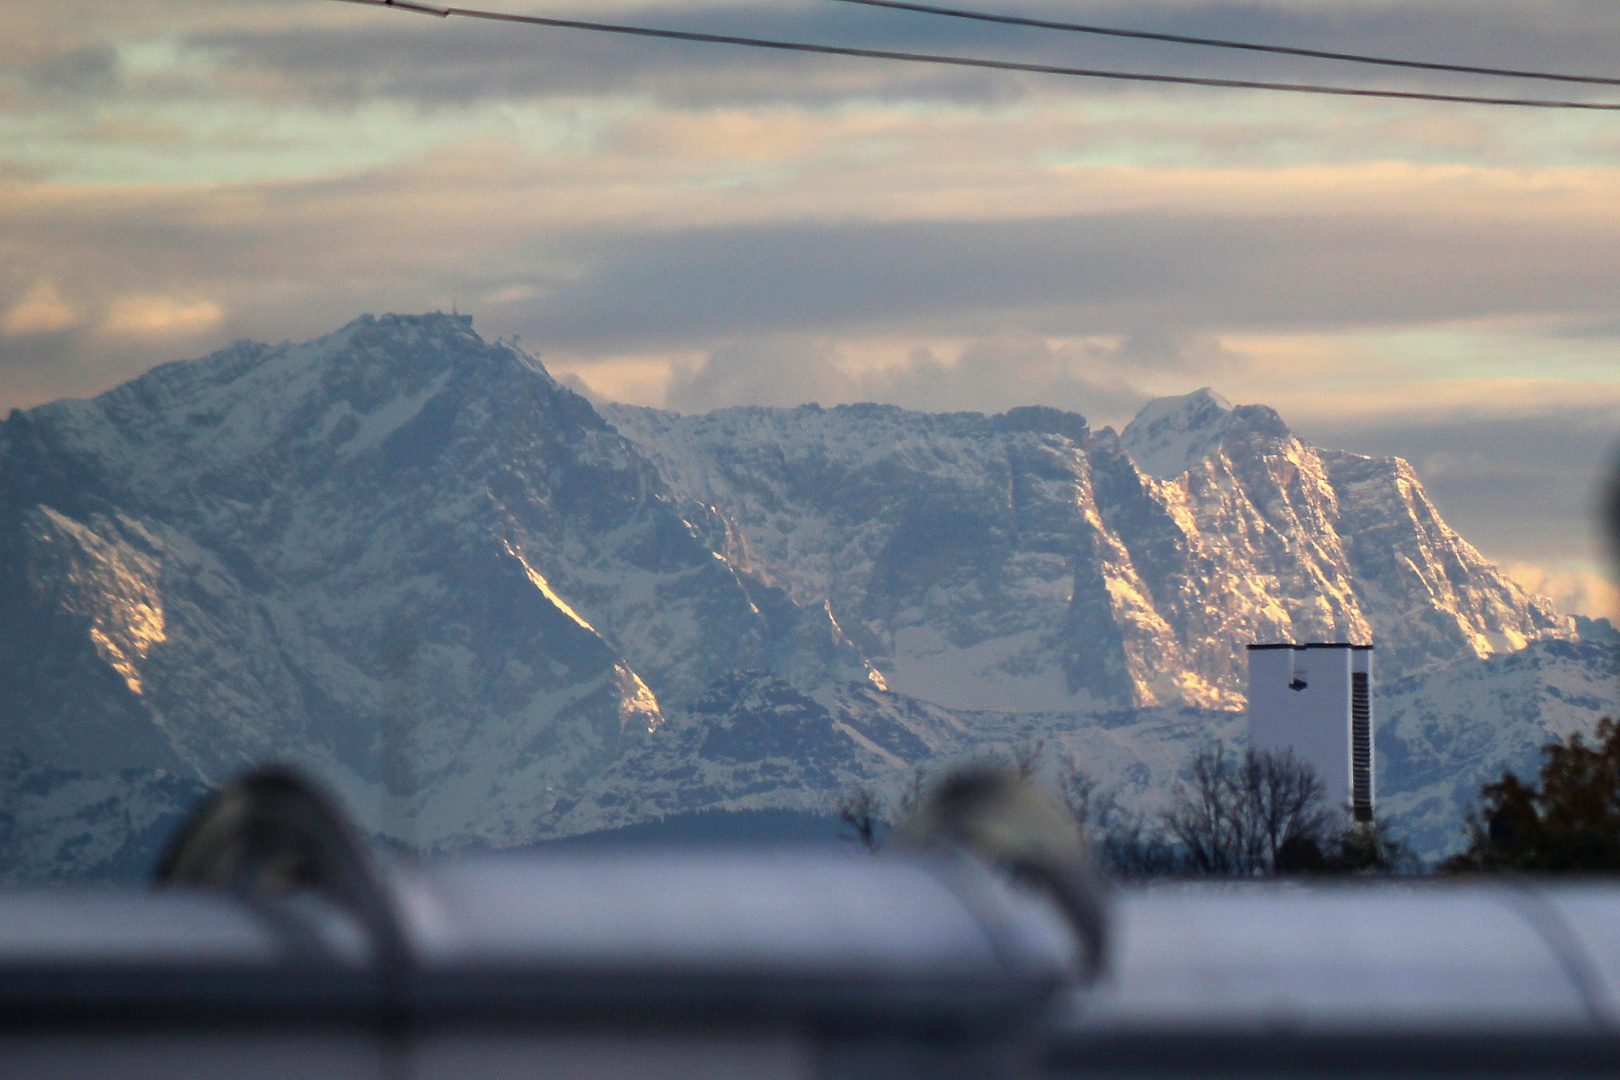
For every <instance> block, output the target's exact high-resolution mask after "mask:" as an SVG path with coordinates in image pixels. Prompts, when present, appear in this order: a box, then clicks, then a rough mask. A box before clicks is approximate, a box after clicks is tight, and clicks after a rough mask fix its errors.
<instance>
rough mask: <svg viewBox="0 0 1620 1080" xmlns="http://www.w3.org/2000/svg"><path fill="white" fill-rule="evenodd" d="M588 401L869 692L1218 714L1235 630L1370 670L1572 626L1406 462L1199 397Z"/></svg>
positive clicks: (1233, 668)
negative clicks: (1098, 413)
mask: <svg viewBox="0 0 1620 1080" xmlns="http://www.w3.org/2000/svg"><path fill="white" fill-rule="evenodd" d="M603 412H604V415H606V416H607V417H608V419H609V420H611V421H612V422H613V424H614V425H615V426H616V427H617V428H618V429H619V430H620V431H621V432H623V433H624V434H625V435H627V436H629V438H630V439H631V441H633V442H634V443H635V444H636V445H637V447H639V448H640V449H641V450H642V452H643V453H644V454H646V455H647V456H648V457H649V458H650V459H651V460H652V461H653V462H654V463H655V464H656V465H657V467H658V470H659V472H660V473H661V474H662V475H663V476H664V477H665V479H666V480H667V481H668V482H669V484H670V486H671V488H672V489H673V490H674V491H675V492H676V493H677V494H678V495H679V496H680V497H681V498H682V499H683V500H684V501H685V502H686V504H687V505H689V506H695V507H701V508H704V509H705V510H708V511H710V512H712V513H714V514H717V515H718V516H719V517H720V518H722V519H723V521H724V528H723V529H722V530H719V531H717V533H716V537H717V539H718V540H719V541H720V542H721V543H723V545H724V547H725V550H726V552H727V555H728V558H730V559H731V560H732V561H733V562H734V563H736V564H737V565H739V566H746V567H747V568H749V569H750V570H751V571H753V572H754V573H756V574H758V575H759V576H760V577H762V578H765V579H767V580H769V581H771V582H773V583H775V584H777V585H779V586H781V587H782V588H783V589H784V590H786V591H787V593H788V594H789V595H790V596H792V597H793V598H794V599H795V600H796V601H798V602H799V603H801V604H812V603H817V602H820V601H823V600H825V601H826V602H827V603H828V604H829V605H830V607H831V610H832V613H833V616H834V617H835V618H836V620H837V621H838V623H839V625H840V626H841V627H842V628H843V630H844V632H845V633H846V634H847V635H848V636H849V637H850V638H851V640H853V641H854V642H855V643H856V644H857V645H859V646H860V647H861V648H862V649H863V650H864V651H865V652H866V654H867V656H868V657H869V658H870V659H871V660H872V661H873V663H874V664H875V665H876V666H877V668H878V669H879V671H880V672H881V673H882V675H883V677H884V679H885V680H886V682H887V685H888V686H889V687H890V688H891V689H893V690H896V691H899V692H902V693H906V694H910V695H913V696H916V697H920V698H923V699H925V700H928V701H933V702H936V703H939V704H943V705H946V706H949V707H953V708H968V709H1002V710H1039V709H1047V710H1067V709H1076V708H1088V707H1097V706H1119V705H1138V706H1140V705H1150V704H1177V703H1185V704H1192V705H1199V706H1205V707H1228V708H1230V707H1238V706H1241V704H1242V696H1241V695H1242V688H1243V684H1244V679H1245V670H1244V667H1243V646H1244V645H1245V644H1247V643H1248V642H1251V641H1287V640H1294V641H1354V642H1369V641H1370V642H1372V643H1374V644H1376V645H1377V646H1378V647H1379V664H1380V673H1381V677H1385V676H1387V677H1390V678H1395V677H1399V676H1401V675H1403V674H1406V673H1409V672H1414V671H1420V670H1424V669H1427V668H1432V667H1434V666H1436V665H1440V664H1445V663H1449V662H1451V661H1454V660H1457V659H1459V658H1462V657H1480V656H1487V655H1491V654H1493V653H1497V652H1504V651H1511V650H1514V649H1518V648H1522V647H1523V646H1524V645H1525V644H1526V643H1528V642H1530V641H1535V640H1542V639H1550V638H1567V637H1572V636H1573V633H1574V631H1573V624H1572V623H1571V622H1570V621H1569V620H1568V619H1566V618H1564V617H1562V616H1560V615H1558V614H1557V613H1556V612H1555V611H1554V610H1553V609H1552V607H1551V606H1550V604H1548V602H1547V601H1545V600H1542V599H1539V598H1535V597H1531V596H1528V595H1526V594H1525V593H1524V592H1523V590H1521V589H1520V588H1519V587H1518V586H1517V585H1515V584H1513V583H1512V582H1511V581H1509V580H1508V579H1507V578H1506V577H1505V576H1504V575H1502V574H1501V573H1500V572H1499V571H1497V570H1496V568H1495V567H1493V566H1491V565H1490V564H1489V563H1487V562H1486V561H1485V560H1484V559H1483V558H1482V557H1481V556H1480V555H1479V553H1478V552H1476V551H1475V550H1474V549H1473V548H1472V547H1471V546H1470V545H1469V544H1468V543H1467V542H1466V541H1464V540H1463V539H1462V538H1461V537H1459V536H1457V534H1456V533H1454V532H1452V531H1451V530H1450V529H1449V528H1447V527H1446V525H1445V523H1444V522H1443V521H1441V520H1440V517H1439V515H1438V514H1437V513H1436V511H1435V509H1434V506H1433V505H1432V504H1431V503H1430V502H1429V501H1428V499H1427V497H1426V496H1425V495H1424V494H1423V489H1422V485H1421V484H1420V483H1419V482H1418V480H1417V478H1416V476H1415V475H1414V474H1413V472H1412V470H1411V467H1410V466H1408V465H1407V464H1406V463H1405V462H1404V461H1401V460H1399V459H1395V458H1382V459H1381V458H1367V457H1361V456H1358V455H1355V454H1349V453H1344V452H1340V451H1324V450H1318V449H1316V448H1314V447H1311V446H1308V445H1306V444H1305V443H1303V442H1302V441H1301V440H1300V439H1298V438H1297V437H1296V436H1295V435H1294V434H1293V433H1292V432H1290V431H1289V429H1288V428H1287V426H1286V425H1285V424H1284V423H1283V422H1282V420H1281V419H1280V418H1279V417H1278V416H1277V414H1276V413H1275V412H1273V411H1272V410H1271V409H1268V408H1265V407H1264V406H1244V407H1239V408H1235V409H1234V408H1232V407H1230V406H1229V405H1227V404H1226V403H1225V402H1224V401H1222V400H1221V399H1220V398H1219V397H1218V395H1215V394H1213V393H1211V392H1210V391H1208V390H1201V391H1198V392H1197V393H1194V394H1190V395H1187V396H1186V397H1182V398H1165V399H1160V400H1157V401H1154V402H1151V403H1149V404H1148V405H1147V406H1146V407H1145V408H1144V409H1143V410H1142V413H1141V415H1140V416H1139V417H1138V418H1137V420H1136V421H1135V422H1133V423H1132V424H1131V425H1129V426H1128V427H1127V428H1126V429H1125V431H1124V433H1123V434H1122V435H1117V436H1116V435H1115V434H1114V432H1113V431H1112V430H1110V429H1104V430H1102V431H1100V432H1093V431H1091V430H1090V429H1089V428H1088V427H1087V426H1086V423H1085V421H1084V420H1083V419H1082V418H1081V417H1079V416H1076V415H1074V414H1071V413H1062V412H1058V411H1056V410H1050V409H1020V410H1014V411H1012V412H1010V413H1007V414H1005V415H1001V416H991V417H986V416H982V415H979V414H956V415H933V414H926V413H915V412H907V411H904V410H901V409H896V408H891V407H885V406H874V405H855V406H840V407H838V408H834V409H821V408H817V407H814V406H807V407H802V408H798V409H760V408H741V409H726V410H722V411H719V412H715V413H710V414H708V415H704V416H678V415H676V414H673V413H666V412H659V411H656V410H650V409H639V408H634V407H629V406H622V405H610V406H605V407H604V409H603Z"/></svg>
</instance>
